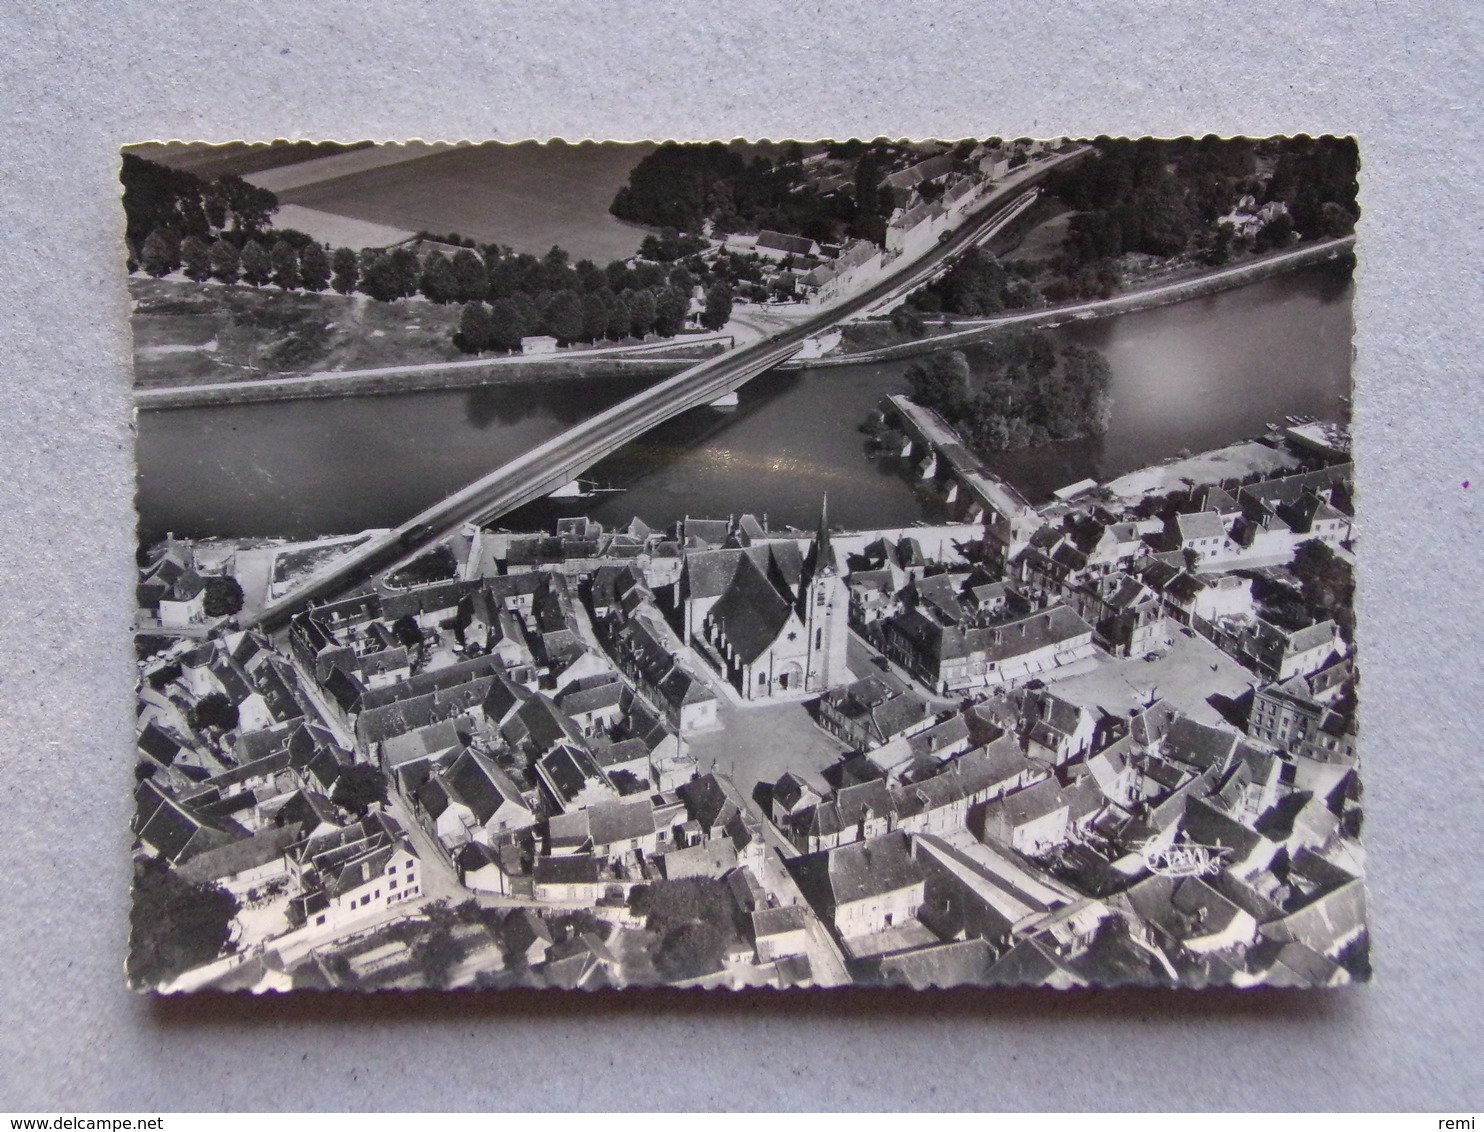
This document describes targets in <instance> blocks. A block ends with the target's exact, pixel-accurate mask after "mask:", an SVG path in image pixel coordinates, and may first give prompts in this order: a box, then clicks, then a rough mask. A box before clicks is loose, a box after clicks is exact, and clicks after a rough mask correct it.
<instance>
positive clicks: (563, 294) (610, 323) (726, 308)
mask: <svg viewBox="0 0 1484 1132" xmlns="http://www.w3.org/2000/svg"><path fill="white" fill-rule="evenodd" d="M689 312H690V293H689V291H687V290H684V289H681V288H679V287H663V288H658V289H655V290H647V291H624V292H622V293H620V294H613V293H612V292H608V291H589V292H587V293H585V294H580V293H578V292H577V291H573V290H562V291H556V292H554V293H552V294H550V295H548V296H546V298H545V301H544V302H543V303H538V302H535V301H533V300H532V299H530V298H529V297H527V296H525V295H519V294H518V295H514V296H512V297H510V298H507V299H496V300H495V301H494V302H493V303H483V302H477V301H476V302H471V303H466V304H465V305H464V309H463V312H462V313H461V314H460V316H459V329H458V333H457V334H456V335H455V338H454V342H455V343H456V344H457V345H458V347H459V349H461V350H464V351H465V352H466V353H475V354H477V353H483V352H484V351H486V350H515V349H519V347H520V343H521V339H522V338H525V337H527V336H529V335H533V334H548V335H550V336H551V337H553V338H555V339H557V341H558V342H559V343H561V344H562V345H566V344H568V343H572V342H597V341H599V340H601V339H612V340H621V339H624V338H630V337H633V338H643V337H645V336H646V335H648V334H658V335H660V336H661V337H662V338H671V337H674V336H675V335H676V334H678V333H679V332H680V331H681V329H682V328H683V327H684V326H685V321H686V317H687V315H688V314H689ZM731 315H732V292H731V289H730V288H729V287H728V286H727V285H726V284H724V283H716V284H713V285H712V287H711V288H710V289H709V290H708V291H707V292H706V302H705V306H704V308H703V310H702V312H701V325H702V326H704V327H706V328H707V329H708V330H719V329H720V328H721V327H723V326H725V325H726V323H727V320H728V319H729V318H731Z"/></svg>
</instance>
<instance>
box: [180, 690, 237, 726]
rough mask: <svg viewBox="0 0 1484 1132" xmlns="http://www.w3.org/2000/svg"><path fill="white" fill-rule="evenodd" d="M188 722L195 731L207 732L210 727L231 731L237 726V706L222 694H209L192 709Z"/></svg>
mask: <svg viewBox="0 0 1484 1132" xmlns="http://www.w3.org/2000/svg"><path fill="white" fill-rule="evenodd" d="M188 722H189V723H190V725H191V729H192V730H194V731H205V730H206V729H207V728H208V727H215V728H216V729H217V730H219V731H230V730H232V728H234V727H236V726H237V705H236V704H234V703H233V702H232V701H231V700H229V699H227V697H226V696H225V695H223V694H222V693H221V692H208V693H207V694H206V695H204V696H202V697H201V698H200V699H199V700H197V701H196V706H195V707H193V708H191V710H190V712H189V719H188Z"/></svg>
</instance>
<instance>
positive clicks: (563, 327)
mask: <svg viewBox="0 0 1484 1132" xmlns="http://www.w3.org/2000/svg"><path fill="white" fill-rule="evenodd" d="M542 323H543V325H544V326H545V328H546V332H547V333H548V334H550V335H551V336H552V337H553V338H555V339H557V341H559V342H561V343H563V344H565V343H568V342H576V341H577V340H578V339H579V338H581V337H582V329H583V312H582V299H581V298H579V297H578V295H577V292H576V291H558V292H557V293H556V294H554V295H553V296H552V297H551V299H550V301H549V302H548V303H547V304H546V310H545V311H544V312H543V315H542Z"/></svg>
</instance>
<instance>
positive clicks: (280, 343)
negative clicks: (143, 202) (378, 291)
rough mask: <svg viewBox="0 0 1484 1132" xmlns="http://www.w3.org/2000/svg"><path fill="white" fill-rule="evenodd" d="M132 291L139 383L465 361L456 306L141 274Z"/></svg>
mask: <svg viewBox="0 0 1484 1132" xmlns="http://www.w3.org/2000/svg"><path fill="white" fill-rule="evenodd" d="M129 293H130V295H131V296H132V298H133V299H134V313H133V316H132V318H131V323H132V326H133V330H134V381H135V384H136V385H137V386H139V387H141V388H170V387H173V386H182V385H207V384H216V383H220V382H239V381H240V382H251V381H254V380H258V379H261V378H265V377H287V376H291V375H294V374H301V373H316V372H320V371H323V370H334V369H363V368H367V367H371V366H394V365H419V364H426V363H429V362H441V361H453V360H455V359H457V358H462V357H464V355H462V354H460V353H459V351H458V350H457V349H455V348H454V346H453V341H452V339H453V332H454V330H455V329H456V328H457V325H458V318H459V310H458V308H457V307H452V306H447V307H444V306H438V305H437V304H435V303H429V302H424V301H412V300H409V301H405V302H400V303H377V302H372V301H371V300H369V299H367V298H365V297H363V296H344V295H334V294H315V293H312V292H284V291H280V290H278V289H277V288H274V287H263V288H256V287H247V286H236V287H225V286H221V285H220V284H213V283H184V282H175V281H173V280H164V279H148V278H144V277H139V276H136V277H133V278H131V279H130V280H129Z"/></svg>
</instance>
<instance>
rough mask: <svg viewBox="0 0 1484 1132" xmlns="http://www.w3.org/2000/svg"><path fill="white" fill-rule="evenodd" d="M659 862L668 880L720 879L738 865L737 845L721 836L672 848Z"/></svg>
mask: <svg viewBox="0 0 1484 1132" xmlns="http://www.w3.org/2000/svg"><path fill="white" fill-rule="evenodd" d="M659 863H660V868H661V869H663V870H664V874H665V879H666V880H685V879H686V878H688V877H709V878H711V879H714V880H719V879H720V878H722V877H724V876H726V875H727V874H728V873H729V872H731V871H732V870H733V869H735V868H736V867H737V847H736V846H735V845H733V844H732V842H731V841H730V840H728V839H727V838H725V837H720V838H716V839H713V840H710V841H703V842H701V843H700V844H698V845H686V846H682V847H681V848H678V849H671V850H670V851H669V852H668V853H666V854H665V855H664V856H662V857H660V858H659Z"/></svg>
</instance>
